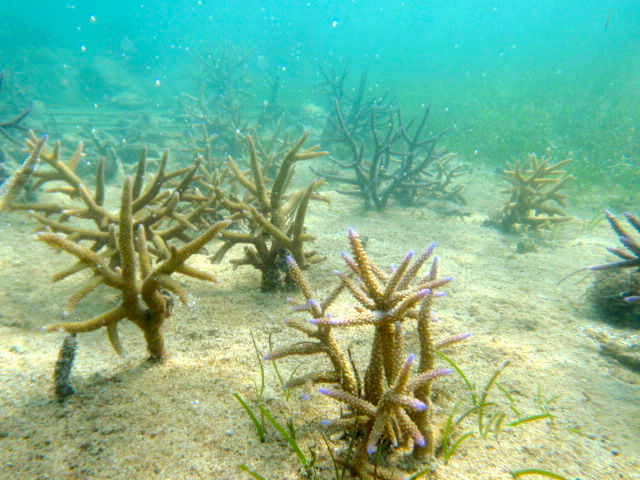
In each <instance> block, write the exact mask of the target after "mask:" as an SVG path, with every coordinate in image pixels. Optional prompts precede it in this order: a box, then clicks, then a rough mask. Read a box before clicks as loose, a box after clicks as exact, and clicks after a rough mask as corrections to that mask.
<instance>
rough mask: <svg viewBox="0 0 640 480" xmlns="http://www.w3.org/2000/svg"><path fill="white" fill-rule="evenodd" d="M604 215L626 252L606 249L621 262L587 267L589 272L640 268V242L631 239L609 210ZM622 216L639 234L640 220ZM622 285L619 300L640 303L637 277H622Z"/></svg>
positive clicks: (629, 215) (628, 214)
mask: <svg viewBox="0 0 640 480" xmlns="http://www.w3.org/2000/svg"><path fill="white" fill-rule="evenodd" d="M605 215H606V216H607V220H609V223H610V224H611V228H613V231H614V232H616V233H617V234H618V238H619V240H620V243H622V245H623V246H624V248H625V249H626V250H622V249H620V248H615V247H607V250H608V251H609V252H611V253H613V254H614V255H615V256H616V257H618V258H620V259H621V260H619V261H617V262H611V263H604V264H601V265H593V266H591V267H589V270H591V271H596V272H600V271H607V270H624V269H627V268H636V269H637V268H640V242H638V241H637V240H636V239H635V238H633V236H632V235H631V233H630V232H629V231H628V230H627V229H626V228H625V227H623V226H622V224H621V223H620V222H619V221H618V219H617V218H616V217H615V216H614V215H613V214H612V213H611V212H610V211H609V210H606V211H605ZM624 216H625V217H626V218H627V221H628V222H629V225H631V226H632V227H633V228H634V230H636V231H637V232H640V219H639V218H638V217H637V216H635V215H633V214H631V213H627V212H625V213H624ZM622 285H624V287H625V288H620V290H619V293H620V295H619V298H622V299H624V301H625V302H627V303H640V285H639V284H638V275H631V276H629V277H628V278H627V277H623V278H622ZM609 288H611V287H609Z"/></svg>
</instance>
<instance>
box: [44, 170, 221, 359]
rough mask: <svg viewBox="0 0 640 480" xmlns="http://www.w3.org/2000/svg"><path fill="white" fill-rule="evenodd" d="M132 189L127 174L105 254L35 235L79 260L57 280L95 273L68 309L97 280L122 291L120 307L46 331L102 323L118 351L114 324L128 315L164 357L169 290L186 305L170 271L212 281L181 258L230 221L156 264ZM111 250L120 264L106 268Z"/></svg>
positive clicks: (156, 354) (156, 353) (78, 329)
mask: <svg viewBox="0 0 640 480" xmlns="http://www.w3.org/2000/svg"><path fill="white" fill-rule="evenodd" d="M133 188H134V185H133V182H132V181H131V179H130V178H126V179H125V182H124V186H123V188H122V196H121V201H120V212H119V214H118V216H117V219H118V222H117V227H116V224H115V223H112V224H111V225H110V227H109V244H108V245H107V246H106V250H105V251H104V252H96V251H94V250H92V249H90V248H87V247H85V246H83V245H81V244H80V243H79V241H75V240H73V239H71V238H69V237H68V236H63V235H60V234H56V233H53V232H41V233H39V234H38V239H39V240H41V241H43V242H45V243H47V244H48V245H50V246H51V247H53V248H56V249H58V250H64V251H66V252H67V253H70V254H72V255H73V256H75V257H76V258H77V259H78V263H77V264H76V265H74V266H73V267H72V268H71V269H69V270H67V271H65V272H62V273H61V274H59V275H58V276H57V278H58V279H59V278H64V277H67V276H69V275H71V274H73V273H76V272H79V271H81V270H85V269H89V270H90V271H91V272H92V273H93V276H92V278H91V279H90V280H89V282H88V283H87V284H86V285H85V286H83V287H81V288H80V290H78V291H77V292H76V293H75V294H74V295H72V297H71V299H70V301H69V304H68V307H67V310H70V309H72V308H73V307H74V306H75V305H77V303H78V302H79V301H80V300H81V299H82V298H84V297H86V296H87V295H88V294H89V293H90V292H91V291H93V290H94V289H95V288H96V287H98V285H101V284H104V285H106V286H108V287H111V288H113V289H115V290H119V291H120V295H121V299H120V304H119V305H118V306H116V307H115V308H112V309H111V310H109V311H107V312H104V313H101V314H100V315H98V316H96V317H93V318H91V319H89V320H85V321H80V322H60V323H54V324H52V325H48V326H47V327H45V329H46V330H47V331H52V330H60V331H65V332H67V333H72V334H73V333H82V332H89V331H92V330H97V329H99V328H102V327H105V328H106V329H107V334H108V336H109V341H110V342H111V345H112V346H113V348H114V349H115V350H116V352H118V353H119V354H122V353H123V347H122V343H121V341H120V337H119V335H118V323H119V322H120V321H121V320H123V319H125V318H126V319H128V320H130V321H132V322H133V323H134V324H136V325H137V326H138V328H140V330H142V332H143V333H144V337H145V340H146V342H147V347H148V349H149V354H150V358H151V359H153V360H156V361H162V360H163V359H164V358H165V357H166V350H165V345H164V336H163V334H162V331H161V327H162V324H163V322H164V320H165V319H166V318H168V317H169V316H170V315H171V304H172V297H171V294H175V295H177V296H178V298H180V300H181V301H182V302H183V303H184V304H188V303H189V300H188V296H187V293H186V291H185V289H184V288H183V287H182V286H181V285H180V284H179V283H178V282H177V281H175V280H174V279H173V278H172V275H173V274H174V273H181V274H183V275H187V276H190V277H193V278H197V279H200V280H206V281H212V282H213V281H215V279H214V278H213V277H212V276H211V275H210V274H209V273H207V272H204V271H201V270H197V269H195V268H193V267H190V266H188V265H186V264H185V262H186V260H187V259H188V258H189V257H190V256H191V255H193V254H195V253H197V252H198V251H200V250H201V249H202V248H203V247H204V246H205V245H206V244H207V243H208V242H209V241H211V240H212V239H213V238H214V237H216V236H217V235H218V234H219V233H220V231H221V230H222V229H223V228H225V227H226V226H228V225H229V223H230V222H229V221H223V222H219V223H216V224H215V225H213V226H211V227H210V228H209V229H208V230H207V231H205V232H204V233H203V234H201V235H199V236H197V237H196V238H195V239H194V240H192V241H190V242H189V243H187V244H186V245H183V246H182V247H180V248H177V247H175V246H171V247H169V256H168V257H167V258H166V259H164V260H162V261H160V262H158V263H156V265H155V266H154V265H153V263H152V256H151V254H150V252H149V248H148V245H147V238H146V233H145V228H144V225H142V224H141V223H140V222H136V221H135V219H134V215H133V211H134V210H133V209H134V196H133ZM112 251H117V252H118V256H119V260H120V261H119V265H118V266H115V267H114V266H110V265H109V262H108V261H107V260H108V259H109V258H112V255H111V253H110V252H112Z"/></svg>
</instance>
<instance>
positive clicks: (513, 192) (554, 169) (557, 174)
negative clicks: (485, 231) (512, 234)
mask: <svg viewBox="0 0 640 480" xmlns="http://www.w3.org/2000/svg"><path fill="white" fill-rule="evenodd" d="M571 161H572V160H571V159H567V160H563V161H561V162H557V163H553V164H552V163H551V150H550V149H547V151H546V153H545V156H544V158H543V159H542V160H538V157H537V156H536V155H535V154H534V155H531V157H530V158H529V159H528V160H526V161H524V162H516V163H515V164H514V165H512V164H510V163H507V168H506V169H505V170H504V171H503V172H502V174H501V175H500V177H501V178H503V179H504V180H506V181H507V182H509V183H510V184H511V186H510V187H509V188H507V189H505V190H503V191H502V192H501V193H506V194H508V195H509V198H508V200H507V202H506V203H505V205H504V206H503V207H501V208H500V209H498V210H497V211H496V212H495V213H494V214H493V215H492V218H491V219H490V220H489V222H488V223H489V224H491V225H495V226H497V227H498V228H500V229H502V230H505V231H512V230H514V229H516V228H517V227H520V226H521V227H530V228H532V229H534V230H538V229H542V228H551V226H552V225H554V224H557V223H563V222H567V221H569V220H571V218H572V217H570V216H568V215H567V213H566V212H565V208H566V207H567V205H566V202H565V200H566V199H567V198H568V196H567V195H566V194H564V193H562V192H561V190H562V189H564V188H565V187H566V186H567V184H568V183H569V182H571V181H573V180H575V177H574V176H573V175H569V174H567V172H566V170H563V167H565V166H566V165H568V164H569V163H571Z"/></svg>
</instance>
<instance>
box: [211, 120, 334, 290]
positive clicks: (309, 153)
mask: <svg viewBox="0 0 640 480" xmlns="http://www.w3.org/2000/svg"><path fill="white" fill-rule="evenodd" d="M308 137H309V132H307V133H306V134H304V135H303V136H302V137H301V138H300V139H299V140H298V141H297V142H296V143H295V144H293V145H292V146H291V148H290V149H289V150H288V151H287V152H286V153H284V154H283V157H282V159H281V160H280V162H279V167H278V169H277V173H276V175H275V179H274V180H273V182H272V183H271V185H270V187H269V179H268V178H267V177H266V175H265V167H264V165H262V164H261V163H260V161H259V155H258V152H257V150H256V145H255V143H254V141H253V139H252V137H251V136H248V137H247V143H248V146H249V153H250V164H251V173H252V176H253V180H252V179H250V178H249V177H248V176H247V175H246V174H245V173H244V172H243V171H242V170H241V169H240V167H239V165H238V164H237V163H236V162H235V161H234V160H233V159H232V158H231V157H229V158H228V165H229V168H230V169H231V171H232V174H233V177H234V180H235V181H236V182H237V183H238V184H239V185H240V186H241V187H242V189H243V190H244V191H245V195H244V197H243V198H238V197H237V196H236V195H234V194H232V193H230V192H227V191H225V190H223V189H222V188H219V187H213V191H214V192H215V196H216V199H217V200H218V202H219V204H220V206H221V207H222V208H223V209H225V210H227V211H228V212H230V214H231V218H232V219H233V220H234V221H235V223H236V226H237V227H238V228H237V230H227V231H225V232H224V233H223V234H222V235H221V238H222V240H223V241H224V244H223V245H222V246H221V247H220V248H219V249H218V250H217V251H216V252H215V254H214V255H213V257H212V261H214V262H218V261H221V260H222V259H223V258H224V256H225V255H226V253H227V252H228V251H229V250H230V249H231V248H233V247H234V246H235V245H238V244H245V248H244V257H242V258H239V259H234V260H232V261H231V263H232V264H234V265H235V266H239V265H251V266H253V267H254V268H256V269H258V270H260V272H261V275H262V280H261V284H260V289H261V291H263V292H267V291H272V290H275V289H277V288H279V287H280V286H281V281H282V280H281V277H282V273H283V272H284V286H285V288H289V287H291V285H293V281H292V280H291V277H290V275H289V273H288V272H287V271H286V257H287V256H288V255H292V256H293V258H295V260H296V262H297V263H298V265H299V266H300V268H303V269H304V268H307V266H308V265H309V264H313V263H318V262H320V261H322V260H323V259H324V258H322V257H321V256H319V255H317V254H316V252H315V251H307V250H305V243H306V242H309V241H313V240H314V237H312V236H311V235H309V234H307V233H306V226H305V223H304V222H305V216H306V214H307V208H308V206H309V202H310V201H311V200H312V199H316V200H324V201H327V199H326V198H324V197H321V196H320V195H318V194H317V193H316V190H317V189H318V188H319V187H320V186H321V185H323V183H324V182H323V181H322V180H317V181H314V182H312V183H311V184H310V185H309V186H308V187H306V188H304V189H301V190H298V191H296V192H293V193H291V194H290V195H286V191H287V189H288V188H289V186H290V184H291V180H292V177H293V174H294V170H295V165H296V164H297V163H298V162H300V161H302V160H308V159H312V158H317V157H321V156H324V155H327V152H323V151H318V148H319V146H315V147H311V148H307V149H304V150H303V149H302V147H303V145H304V143H305V142H306V140H307V138H308Z"/></svg>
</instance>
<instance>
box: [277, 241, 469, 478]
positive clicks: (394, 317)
mask: <svg viewBox="0 0 640 480" xmlns="http://www.w3.org/2000/svg"><path fill="white" fill-rule="evenodd" d="M348 238H349V243H350V245H351V254H346V253H343V254H342V257H343V259H344V260H345V263H346V264H347V267H348V269H349V270H350V271H351V275H346V274H343V273H340V272H336V273H337V275H338V278H339V280H340V285H339V287H338V288H336V289H335V290H334V291H333V292H331V293H330V294H329V295H328V296H327V297H324V298H323V299H321V300H320V299H318V297H317V296H315V295H314V294H313V292H312V289H311V288H310V286H309V284H308V282H307V281H306V279H305V278H304V277H303V276H302V272H301V271H300V268H299V267H298V266H297V265H296V264H295V262H293V261H291V260H290V261H289V266H290V269H291V272H292V275H293V276H294V279H295V281H296V283H297V284H298V286H299V287H300V291H301V292H302V293H303V295H304V296H305V298H306V304H302V303H301V302H298V303H296V305H297V307H296V310H297V311H303V310H304V311H307V312H309V313H310V314H311V316H312V318H311V319H310V321H309V323H306V324H305V323H304V322H302V321H297V320H287V322H286V323H287V325H289V326H291V327H292V328H294V329H296V330H299V331H301V332H303V333H305V334H306V335H307V336H308V337H309V338H310V340H309V341H305V342H299V343H295V344H293V345H290V346H288V347H283V348H280V349H278V350H276V351H274V352H272V353H271V354H270V355H268V356H267V358H268V359H276V358H282V357H286V356H290V355H303V354H309V355H311V354H319V353H320V354H326V355H328V356H329V358H330V360H331V363H332V365H333V368H334V371H333V372H311V373H309V374H307V375H304V376H302V377H298V378H295V379H293V380H292V381H291V382H289V384H288V386H299V385H300V386H302V385H304V386H305V388H308V387H309V385H310V384H312V383H325V384H327V383H328V384H333V386H331V387H322V388H320V390H319V391H320V393H322V394H324V395H326V396H328V397H330V398H333V399H335V400H337V401H339V402H341V403H343V404H345V405H347V407H348V408H349V412H347V413H346V414H345V415H343V417H342V418H341V419H339V420H334V421H331V422H329V424H330V425H331V426H332V427H336V428H346V429H353V428H356V427H357V428H358V429H359V430H360V432H361V435H360V437H361V438H362V440H361V441H360V443H359V444H358V446H357V450H356V453H355V455H354V456H353V458H351V459H350V460H348V461H347V463H348V466H349V468H350V469H351V471H352V473H353V474H354V475H356V476H360V477H361V478H370V477H371V475H370V473H369V472H370V471H371V465H370V463H369V455H370V454H371V453H372V452H374V451H375V450H376V449H377V447H378V445H380V444H381V443H388V444H390V445H392V446H393V447H397V448H403V449H405V450H413V454H414V456H415V457H416V458H418V459H424V460H428V459H431V458H433V456H434V454H435V447H436V444H435V443H436V441H435V434H434V428H433V426H432V424H433V418H432V415H433V413H432V410H433V409H432V408H430V406H431V384H432V383H433V381H434V380H436V379H438V378H439V377H442V376H444V375H448V374H450V373H451V370H450V369H437V368H435V366H434V364H435V357H436V353H435V352H436V348H440V347H445V346H449V345H454V344H456V343H459V342H461V341H463V340H465V339H466V338H468V337H469V334H468V333H460V334H457V335H453V336H450V337H448V338H445V339H443V340H441V341H439V342H436V341H435V340H434V336H433V332H432V329H433V328H434V323H435V322H434V316H433V314H432V304H433V302H434V301H435V299H436V298H437V297H440V296H442V295H443V292H440V291H438V289H439V288H440V287H442V286H444V285H446V284H448V283H449V282H451V281H452V280H453V277H440V278H438V259H437V257H434V258H433V260H432V262H431V266H430V270H429V273H428V274H427V275H424V276H423V277H422V278H420V276H419V272H420V269H421V268H422V267H423V266H424V265H425V264H426V263H427V260H428V259H429V258H431V256H432V254H433V251H434V249H435V243H434V244H432V245H431V246H430V247H429V248H428V249H426V250H425V251H424V252H423V253H422V254H420V255H416V253H415V252H413V251H412V252H409V253H408V254H407V255H406V256H405V257H404V259H403V260H402V261H401V262H399V263H398V264H397V265H396V266H393V267H392V268H391V269H389V270H385V269H382V268H380V267H379V266H378V265H376V264H375V263H374V262H373V261H372V260H371V259H370V258H369V257H368V256H367V254H366V252H365V251H364V248H363V245H362V242H361V241H360V237H359V236H358V234H357V233H356V232H355V230H353V229H349V234H348ZM343 291H346V292H348V293H349V294H350V295H351V297H352V298H353V299H354V300H355V301H356V302H357V304H356V305H354V310H355V311H353V312H351V313H349V312H346V313H344V314H340V315H331V314H329V312H328V309H329V308H330V306H331V304H332V302H333V300H335V298H336V297H337V296H338V295H339V294H341V293H342V292H343ZM303 307H304V308H303ZM407 322H416V323H417V328H416V330H417V333H418V340H419V346H420V349H419V354H418V355H407V353H406V352H405V341H404V336H405V330H404V329H405V324H406V323H407ZM363 325H371V326H373V330H374V333H373V340H372V343H371V352H370V357H369V358H370V361H369V364H368V365H367V366H366V369H365V374H364V377H363V378H362V382H361V383H360V381H356V379H357V378H358V377H357V375H356V370H355V366H354V365H353V364H352V363H351V362H350V361H348V360H347V356H346V355H345V354H344V351H343V350H342V348H341V347H340V346H339V345H338V343H337V342H336V339H335V337H334V334H333V329H334V328H341V327H358V326H363ZM416 364H417V367H416ZM412 370H415V373H412ZM331 380H333V381H331ZM356 419H357V420H356ZM380 468H381V467H379V466H377V467H376V469H377V470H376V471H377V472H378V475H379V474H380V471H381V470H380ZM375 478H394V477H393V476H390V475H383V476H382V477H380V476H378V477H375Z"/></svg>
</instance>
